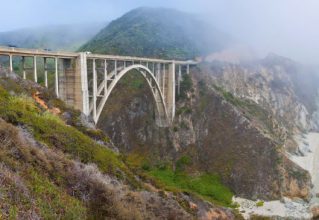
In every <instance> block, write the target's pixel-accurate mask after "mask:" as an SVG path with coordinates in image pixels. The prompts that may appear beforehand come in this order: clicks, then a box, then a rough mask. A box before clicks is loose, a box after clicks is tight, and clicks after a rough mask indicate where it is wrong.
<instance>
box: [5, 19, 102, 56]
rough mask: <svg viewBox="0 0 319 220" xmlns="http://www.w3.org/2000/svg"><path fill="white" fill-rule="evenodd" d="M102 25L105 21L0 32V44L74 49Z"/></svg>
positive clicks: (88, 38) (95, 32)
mask: <svg viewBox="0 0 319 220" xmlns="http://www.w3.org/2000/svg"><path fill="white" fill-rule="evenodd" d="M104 26H105V23H92V24H74V25H52V26H45V27H38V28H26V29H21V30H15V31H9V32H0V45H3V46H6V45H15V46H17V47H23V48H41V49H51V50H72V51H75V50H77V49H78V48H79V47H80V46H81V45H83V44H84V43H85V42H87V41H88V40H90V39H91V38H92V37H93V36H94V35H95V34H97V33H98V31H100V29H102V28H103V27H104Z"/></svg>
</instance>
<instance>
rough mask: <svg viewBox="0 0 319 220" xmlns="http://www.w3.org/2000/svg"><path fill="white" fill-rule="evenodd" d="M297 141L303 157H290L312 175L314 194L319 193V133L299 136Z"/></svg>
mask: <svg viewBox="0 0 319 220" xmlns="http://www.w3.org/2000/svg"><path fill="white" fill-rule="evenodd" d="M297 141H298V143H299V149H300V152H301V154H302V155H290V159H291V160H292V161H294V162H295V163H296V164H298V165H299V166H301V167H302V168H304V169H305V170H307V171H308V172H309V173H310V175H311V179H312V183H313V185H314V187H313V193H314V194H316V193H319V133H314V132H312V133H308V134H306V135H303V136H299V137H297Z"/></svg>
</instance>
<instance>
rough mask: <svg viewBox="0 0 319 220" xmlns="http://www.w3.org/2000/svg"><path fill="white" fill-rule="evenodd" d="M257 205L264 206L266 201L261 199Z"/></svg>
mask: <svg viewBox="0 0 319 220" xmlns="http://www.w3.org/2000/svg"><path fill="white" fill-rule="evenodd" d="M256 206H257V207H262V206H264V201H262V200H260V201H258V202H256Z"/></svg>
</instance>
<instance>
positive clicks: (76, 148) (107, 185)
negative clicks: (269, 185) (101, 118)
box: [0, 69, 234, 219]
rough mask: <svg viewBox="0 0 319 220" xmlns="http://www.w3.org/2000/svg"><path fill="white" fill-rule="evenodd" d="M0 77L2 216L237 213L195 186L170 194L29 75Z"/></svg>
mask: <svg viewBox="0 0 319 220" xmlns="http://www.w3.org/2000/svg"><path fill="white" fill-rule="evenodd" d="M0 76H1V77H0V168H1V169H0V191H1V197H0V217H1V219H42V218H43V219H60V218H62V219H105V218H106V219H194V218H199V219H205V218H206V217H207V216H217V217H218V216H219V217H223V219H234V214H233V213H234V212H233V211H232V210H231V209H227V208H221V207H217V206H215V205H213V204H211V203H207V202H206V201H203V200H202V199H201V198H203V197H202V196H201V195H202V194H203V192H201V191H199V190H197V191H196V190H195V188H196V187H195V188H194V187H193V188H187V194H186V193H183V190H184V189H185V187H181V186H179V187H175V188H174V193H172V192H171V191H173V188H171V187H167V188H166V185H167V184H166V183H161V184H156V186H157V188H156V187H154V186H153V185H152V183H153V182H152V181H153V180H152V179H151V177H150V176H149V175H148V174H147V172H143V173H138V175H140V176H141V177H142V178H137V174H136V173H135V172H136V171H135V168H134V166H133V165H132V162H134V160H131V159H130V158H128V159H126V158H125V157H124V156H123V155H121V154H119V153H117V152H116V148H115V147H114V145H113V144H112V143H111V142H110V140H109V138H108V137H107V136H106V135H105V134H104V133H103V132H101V130H96V129H95V128H94V126H92V124H90V122H89V121H88V120H87V119H86V118H85V117H84V116H83V115H81V114H80V112H78V111H75V110H74V109H72V108H69V107H67V106H66V105H65V104H64V103H63V102H62V101H60V100H58V99H56V98H55V97H54V96H52V95H51V93H50V92H49V91H48V90H46V89H45V88H43V87H41V86H39V85H37V84H35V83H33V82H30V81H24V80H22V79H21V78H19V77H17V76H16V75H14V74H6V73H4V72H2V71H1V69H0ZM154 181H155V179H154ZM216 181H217V180H216ZM191 183H193V182H191ZM198 183H203V181H199V182H198ZM216 185H219V186H220V187H223V189H224V190H225V189H226V190H228V189H227V188H226V187H224V186H222V185H221V184H220V182H217V183H216ZM197 188H198V186H197ZM185 191H186V189H185ZM208 192H211V190H208ZM209 196H210V197H211V195H207V198H209Z"/></svg>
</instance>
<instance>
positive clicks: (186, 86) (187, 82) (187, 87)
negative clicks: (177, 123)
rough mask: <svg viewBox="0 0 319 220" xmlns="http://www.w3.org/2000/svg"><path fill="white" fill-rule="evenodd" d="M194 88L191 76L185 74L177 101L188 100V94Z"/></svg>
mask: <svg viewBox="0 0 319 220" xmlns="http://www.w3.org/2000/svg"><path fill="white" fill-rule="evenodd" d="M192 88H193V81H192V78H191V76H190V74H184V75H183V78H182V81H181V84H180V94H179V95H178V96H177V101H178V100H185V99H186V98H187V93H189V92H190V91H191V90H192Z"/></svg>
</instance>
